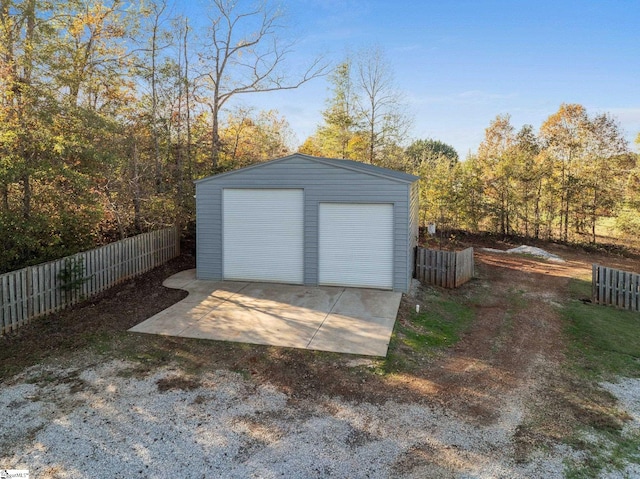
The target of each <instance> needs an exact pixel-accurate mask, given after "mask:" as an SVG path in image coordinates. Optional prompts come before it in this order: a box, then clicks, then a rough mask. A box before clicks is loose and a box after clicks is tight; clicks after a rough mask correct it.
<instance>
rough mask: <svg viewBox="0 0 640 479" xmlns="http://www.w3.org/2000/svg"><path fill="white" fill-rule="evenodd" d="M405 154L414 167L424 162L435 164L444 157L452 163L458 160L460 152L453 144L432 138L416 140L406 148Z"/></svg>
mask: <svg viewBox="0 0 640 479" xmlns="http://www.w3.org/2000/svg"><path fill="white" fill-rule="evenodd" d="M405 155H406V156H407V159H408V162H409V164H410V165H411V166H413V167H414V168H418V167H419V166H420V165H421V164H422V163H429V164H433V163H435V162H436V161H437V160H438V159H440V158H442V157H445V158H448V159H449V161H450V162H451V164H454V163H457V162H458V152H457V151H456V150H455V148H454V147H453V146H451V145H448V144H446V143H444V142H442V141H440V140H434V139H431V138H428V139H426V140H416V141H414V142H413V143H411V144H410V145H409V146H408V147H407V148H406V150H405Z"/></svg>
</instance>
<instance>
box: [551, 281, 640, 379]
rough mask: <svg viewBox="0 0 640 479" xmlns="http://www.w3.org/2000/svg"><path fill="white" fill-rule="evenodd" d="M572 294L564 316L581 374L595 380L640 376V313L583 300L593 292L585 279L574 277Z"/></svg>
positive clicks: (571, 285) (571, 288) (571, 287)
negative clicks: (575, 278)
mask: <svg viewBox="0 0 640 479" xmlns="http://www.w3.org/2000/svg"><path fill="white" fill-rule="evenodd" d="M570 293H571V297H572V300H571V301H569V303H568V304H567V305H566V306H565V308H564V309H563V315H564V317H565V320H566V324H567V331H568V333H569V334H570V336H571V337H572V339H573V348H572V353H573V357H574V359H575V361H576V362H577V364H578V366H579V369H580V370H581V373H582V374H584V375H586V376H588V377H590V378H591V379H595V380H599V379H605V380H607V379H613V378H614V377H615V376H625V377H640V313H637V312H631V311H624V310H620V309H616V308H613V307H609V306H600V305H594V304H591V303H583V302H582V301H580V299H584V298H589V297H590V295H591V284H590V283H588V282H586V281H579V280H573V281H572V282H571V284H570Z"/></svg>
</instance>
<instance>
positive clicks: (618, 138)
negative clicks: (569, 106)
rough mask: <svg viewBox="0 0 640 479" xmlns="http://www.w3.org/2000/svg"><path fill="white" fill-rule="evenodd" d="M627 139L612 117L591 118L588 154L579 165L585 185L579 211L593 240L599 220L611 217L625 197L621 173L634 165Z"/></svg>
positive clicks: (587, 143)
mask: <svg viewBox="0 0 640 479" xmlns="http://www.w3.org/2000/svg"><path fill="white" fill-rule="evenodd" d="M628 152H629V148H628V145H627V141H626V140H625V139H624V135H623V133H622V131H621V129H620V126H619V125H618V123H617V122H616V120H614V119H613V118H612V117H611V116H609V115H607V114H600V115H597V116H596V117H594V118H591V119H590V120H589V128H588V131H587V138H586V148H585V155H584V159H583V162H582V164H581V165H580V174H581V175H580V176H581V180H582V181H581V184H582V186H583V187H582V188H581V189H580V192H579V193H580V194H579V199H580V200H581V204H580V206H581V208H580V210H579V211H581V213H582V214H583V216H584V217H585V220H586V221H587V222H588V223H589V227H590V231H591V241H592V242H593V243H595V242H596V223H597V220H598V218H600V217H601V216H612V215H613V211H614V209H615V207H616V206H617V205H618V204H619V203H620V202H621V201H622V199H623V191H624V178H625V176H626V175H624V174H621V173H623V172H626V171H629V170H630V169H631V168H632V167H633V163H635V162H633V161H632V160H631V157H630V155H628Z"/></svg>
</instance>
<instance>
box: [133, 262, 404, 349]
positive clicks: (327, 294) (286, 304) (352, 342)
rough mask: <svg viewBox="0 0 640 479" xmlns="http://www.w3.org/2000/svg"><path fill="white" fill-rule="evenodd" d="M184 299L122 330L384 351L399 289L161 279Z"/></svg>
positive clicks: (185, 275) (190, 276) (191, 274)
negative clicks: (381, 289)
mask: <svg viewBox="0 0 640 479" xmlns="http://www.w3.org/2000/svg"><path fill="white" fill-rule="evenodd" d="M163 285H164V286H166V287H168V288H176V289H184V290H186V291H188V292H189V296H187V297H186V298H185V299H183V300H182V301H180V302H179V303H176V304H174V305H173V306H171V307H169V308H167V309H165V310H164V311H161V312H160V313H158V314H156V315H155V316H152V317H151V318H149V319H147V320H146V321H144V322H142V323H140V324H138V325H136V326H134V327H133V328H131V329H130V330H129V331H132V332H138V333H150V334H163V335H168V336H182V337H188V338H200V339H214V340H220V341H235V342H243V343H253V344H266V345H272V346H283V347H292V348H302V349H314V350H320V351H333V352H339V353H351V354H362V355H368V356H386V354H387V348H388V346H389V339H390V338H391V332H392V331H393V325H394V323H395V320H396V315H397V314H398V307H399V306H400V299H401V297H402V293H395V292H392V291H379V290H373V289H359V288H343V287H332V286H319V287H308V286H296V285H285V284H275V283H247V282H236V281H204V280H198V279H196V277H195V270H188V271H182V272H180V273H178V274H175V275H173V276H171V277H170V278H168V279H167V280H165V282H164V283H163Z"/></svg>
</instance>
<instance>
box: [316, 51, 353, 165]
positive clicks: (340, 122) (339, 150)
mask: <svg viewBox="0 0 640 479" xmlns="http://www.w3.org/2000/svg"><path fill="white" fill-rule="evenodd" d="M329 81H330V83H331V85H332V89H331V92H332V95H331V96H330V97H329V99H328V100H327V108H326V109H325V110H324V111H323V112H322V117H323V119H324V125H323V126H321V127H320V128H318V131H317V133H316V136H317V141H318V143H319V144H320V145H321V146H320V148H319V149H320V151H321V152H322V155H323V156H327V157H332V158H350V159H355V158H357V157H359V156H361V154H360V152H359V151H357V149H356V146H357V145H358V144H360V143H361V142H359V141H358V138H359V135H360V130H361V126H362V121H363V118H362V114H361V112H360V111H359V110H358V100H359V99H358V95H357V92H356V88H355V85H354V82H353V74H352V64H351V60H350V59H349V58H347V59H346V60H345V61H344V62H342V63H340V64H339V65H338V66H337V67H336V68H335V69H334V70H333V72H332V73H331V74H330V75H329Z"/></svg>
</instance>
